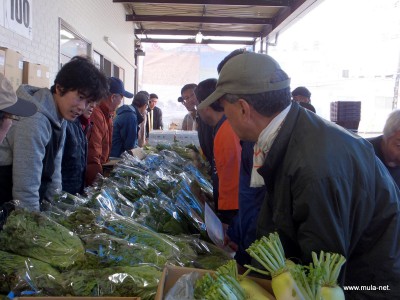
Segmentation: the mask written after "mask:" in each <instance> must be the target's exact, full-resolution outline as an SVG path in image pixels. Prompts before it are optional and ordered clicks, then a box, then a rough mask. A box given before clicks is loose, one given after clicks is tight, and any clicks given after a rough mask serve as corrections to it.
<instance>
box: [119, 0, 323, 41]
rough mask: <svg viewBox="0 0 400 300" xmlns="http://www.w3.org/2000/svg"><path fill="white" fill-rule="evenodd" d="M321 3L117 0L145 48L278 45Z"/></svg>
mask: <svg viewBox="0 0 400 300" xmlns="http://www.w3.org/2000/svg"><path fill="white" fill-rule="evenodd" d="M322 1H323V0H206V1H204V0H203V1H200V0H187V1H179V0H113V2H114V3H123V4H124V6H125V10H126V12H127V14H126V21H127V22H134V23H135V39H137V40H138V41H140V42H147V43H195V39H196V35H197V36H198V37H199V34H201V38H202V40H201V43H203V44H241V45H253V46H254V45H255V43H256V41H257V40H258V41H266V42H268V41H275V40H276V37H277V35H278V34H279V32H280V31H282V30H284V29H285V28H286V27H288V26H289V25H290V24H291V23H292V22H293V21H295V20H296V19H297V18H298V17H301V16H302V15H304V14H306V13H307V12H308V11H309V10H310V9H312V8H313V7H315V6H316V5H318V4H319V3H320V2H322Z"/></svg>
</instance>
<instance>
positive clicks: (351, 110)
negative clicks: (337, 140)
mask: <svg viewBox="0 0 400 300" xmlns="http://www.w3.org/2000/svg"><path fill="white" fill-rule="evenodd" d="M360 120H361V101H335V102H331V121H332V122H335V123H336V124H338V125H340V126H342V127H344V128H347V129H350V130H352V131H354V132H357V131H358V125H359V123H360Z"/></svg>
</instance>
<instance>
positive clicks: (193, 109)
mask: <svg viewBox="0 0 400 300" xmlns="http://www.w3.org/2000/svg"><path fill="white" fill-rule="evenodd" d="M196 87H197V84H195V83H188V84H185V85H184V86H183V87H182V89H181V97H179V98H178V102H181V103H182V104H183V105H184V106H185V107H186V109H187V110H188V114H187V115H186V116H185V118H184V119H183V122H182V130H197V136H198V138H199V143H200V148H201V151H202V152H203V155H204V157H205V158H206V160H207V162H208V163H209V164H210V166H211V165H212V163H213V155H214V154H213V149H214V148H213V147H214V146H213V128H212V127H211V126H209V125H207V124H206V123H205V122H203V121H202V120H201V118H199V117H198V115H197V105H199V102H198V101H197V98H196V94H195V93H194V90H195V88H196ZM211 172H212V170H210V174H211Z"/></svg>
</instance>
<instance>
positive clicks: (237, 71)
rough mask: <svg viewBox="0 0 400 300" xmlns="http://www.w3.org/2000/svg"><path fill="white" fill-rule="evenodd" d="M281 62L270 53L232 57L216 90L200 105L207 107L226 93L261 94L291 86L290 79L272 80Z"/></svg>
mask: <svg viewBox="0 0 400 300" xmlns="http://www.w3.org/2000/svg"><path fill="white" fill-rule="evenodd" d="M277 70H281V67H280V66H279V64H278V63H277V62H276V61H275V60H274V59H273V58H272V57H271V56H269V55H266V54H258V53H254V52H245V53H243V54H240V55H237V56H235V57H232V58H231V59H230V60H228V62H227V63H226V64H225V66H224V67H223V68H222V70H221V73H220V74H219V78H218V82H217V87H216V89H215V91H214V92H213V93H212V94H211V95H210V96H208V97H207V98H206V99H205V100H204V101H203V102H201V103H200V104H199V106H198V108H199V109H202V108H205V107H207V106H209V105H210V104H212V103H214V102H215V101H217V100H218V99H220V98H221V97H222V96H224V95H225V94H239V95H240V94H259V93H264V92H269V91H276V90H281V89H284V88H287V87H289V86H290V79H286V80H282V81H278V82H271V81H274V80H272V79H273V78H274V75H275V72H276V71H277Z"/></svg>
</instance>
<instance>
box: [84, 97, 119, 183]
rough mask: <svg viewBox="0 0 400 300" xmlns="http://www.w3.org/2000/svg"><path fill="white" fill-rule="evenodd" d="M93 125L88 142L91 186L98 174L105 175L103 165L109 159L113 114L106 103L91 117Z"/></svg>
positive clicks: (95, 109)
mask: <svg viewBox="0 0 400 300" xmlns="http://www.w3.org/2000/svg"><path fill="white" fill-rule="evenodd" d="M90 121H91V123H92V124H93V126H92V128H91V132H90V137H89V140H88V159H87V168H86V185H91V184H92V183H93V181H94V180H95V178H96V175H97V174H98V173H100V174H103V167H102V165H103V164H104V163H106V162H107V161H108V159H109V155H110V150H111V141H112V130H113V122H112V121H113V120H112V113H110V110H109V109H108V106H107V104H106V103H104V101H103V102H101V103H100V104H99V105H98V106H96V107H95V108H94V109H93V113H92V115H91V116H90Z"/></svg>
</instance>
